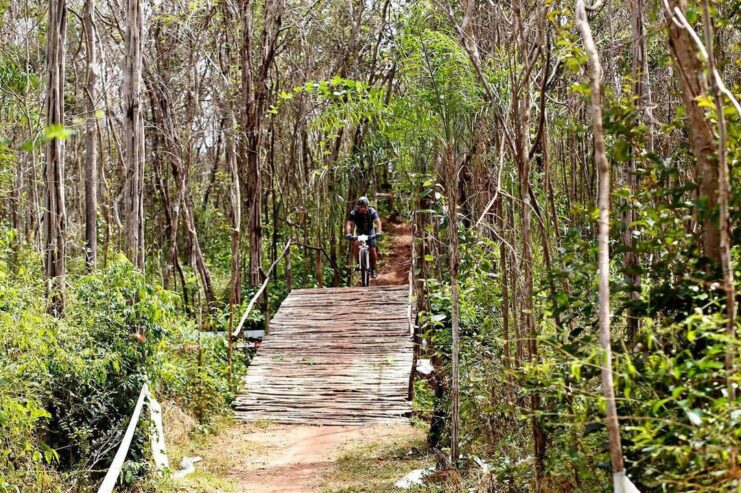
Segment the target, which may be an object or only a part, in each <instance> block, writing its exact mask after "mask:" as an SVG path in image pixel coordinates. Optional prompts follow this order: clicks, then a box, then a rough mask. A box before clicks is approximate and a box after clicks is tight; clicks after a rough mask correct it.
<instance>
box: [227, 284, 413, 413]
mask: <svg viewBox="0 0 741 493" xmlns="http://www.w3.org/2000/svg"><path fill="white" fill-rule="evenodd" d="M408 306H409V304H408V289H407V287H406V286H403V287H398V286H389V287H386V286H384V287H371V288H323V289H300V290H294V291H293V292H292V293H291V294H290V295H289V296H288V298H287V299H286V300H285V301H284V303H283V305H282V306H281V308H280V309H279V310H278V312H277V313H276V314H275V316H274V318H273V319H272V321H271V329H272V332H271V334H270V335H268V336H266V337H265V338H264V339H263V342H262V345H261V347H260V349H259V350H258V352H257V355H256V356H255V358H254V359H253V361H252V364H251V366H250V368H249V369H248V374H247V376H246V377H245V379H244V383H245V389H244V391H243V392H242V393H241V394H240V395H239V396H238V397H237V399H236V400H235V403H234V405H235V414H236V416H237V417H238V418H239V419H243V420H246V421H255V420H263V419H269V420H272V421H275V422H279V423H308V424H322V425H324V424H364V423H371V422H372V423H381V422H389V423H398V422H400V421H404V420H406V419H407V416H408V415H409V414H410V413H411V403H410V402H409V401H408V400H407V397H408V381H409V376H410V372H411V366H412V361H413V354H412V353H413V342H412V340H411V338H410V337H409V318H408V317H409V314H408Z"/></svg>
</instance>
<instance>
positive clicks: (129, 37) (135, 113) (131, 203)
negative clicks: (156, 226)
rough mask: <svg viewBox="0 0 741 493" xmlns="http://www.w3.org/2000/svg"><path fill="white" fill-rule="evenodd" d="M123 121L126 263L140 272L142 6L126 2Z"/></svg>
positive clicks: (138, 3)
mask: <svg viewBox="0 0 741 493" xmlns="http://www.w3.org/2000/svg"><path fill="white" fill-rule="evenodd" d="M127 15H128V18H127V24H128V26H127V31H126V67H125V81H124V91H123V92H124V109H125V111H124V113H125V114H124V118H125V130H124V137H125V139H126V146H125V147H126V183H125V189H124V213H125V221H126V227H125V233H124V235H125V239H124V245H125V250H126V255H127V256H128V257H129V260H131V262H132V263H133V264H134V266H135V267H137V268H138V269H140V270H143V269H144V112H143V111H142V101H141V96H140V90H141V80H142V63H143V54H142V45H143V42H142V24H143V22H142V16H143V13H142V6H141V3H140V0H128V8H127Z"/></svg>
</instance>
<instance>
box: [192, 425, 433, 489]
mask: <svg viewBox="0 0 741 493" xmlns="http://www.w3.org/2000/svg"><path fill="white" fill-rule="evenodd" d="M419 433H420V432H419V430H416V429H414V428H412V427H411V426H409V425H367V426H293V425H266V426H262V427H260V426H256V425H253V424H243V423H235V424H234V425H232V426H230V427H228V428H227V429H226V430H224V431H223V432H221V433H219V434H218V435H217V436H215V437H213V440H209V442H210V443H209V445H208V446H206V447H205V448H200V449H199V450H196V451H195V453H197V454H198V455H200V456H201V457H202V458H203V460H202V461H201V462H199V463H198V465H197V471H198V472H196V473H195V474H193V475H192V476H189V477H187V478H186V480H185V481H184V482H183V483H182V486H184V487H185V488H186V490H185V491H204V492H205V491H224V492H239V493H315V492H319V491H322V490H323V488H324V487H326V486H327V485H326V483H325V481H324V479H323V476H324V474H325V473H327V472H328V471H330V470H331V469H332V468H333V466H334V465H335V464H336V462H337V461H338V459H339V458H340V457H341V456H343V455H344V454H346V453H348V452H350V451H352V450H358V449H362V448H364V447H367V446H370V445H372V444H376V443H379V442H385V441H391V440H393V439H394V438H396V437H399V436H405V435H415V434H419ZM210 477H213V478H218V481H217V482H214V483H210V482H209V483H208V484H205V483H204V478H210Z"/></svg>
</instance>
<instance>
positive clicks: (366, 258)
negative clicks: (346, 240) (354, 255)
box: [352, 233, 382, 288]
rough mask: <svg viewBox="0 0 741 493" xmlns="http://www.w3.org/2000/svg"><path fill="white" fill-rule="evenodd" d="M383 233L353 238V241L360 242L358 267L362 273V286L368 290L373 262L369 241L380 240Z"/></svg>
mask: <svg viewBox="0 0 741 493" xmlns="http://www.w3.org/2000/svg"><path fill="white" fill-rule="evenodd" d="M381 235H382V233H379V234H374V235H358V236H353V237H352V241H359V242H360V251H359V252H358V267H357V269H358V270H359V271H360V285H361V286H363V287H364V288H367V287H368V286H369V285H370V278H371V262H370V247H369V246H368V241H370V240H372V239H373V238H378V237H379V236H381Z"/></svg>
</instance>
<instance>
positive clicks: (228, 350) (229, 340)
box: [226, 298, 234, 390]
mask: <svg viewBox="0 0 741 493" xmlns="http://www.w3.org/2000/svg"><path fill="white" fill-rule="evenodd" d="M233 330H234V298H231V299H230V301H229V334H227V346H226V366H227V384H228V385H229V389H230V390H231V389H232V374H233V371H232V358H233V351H234V336H233V335H232V331H233Z"/></svg>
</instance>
